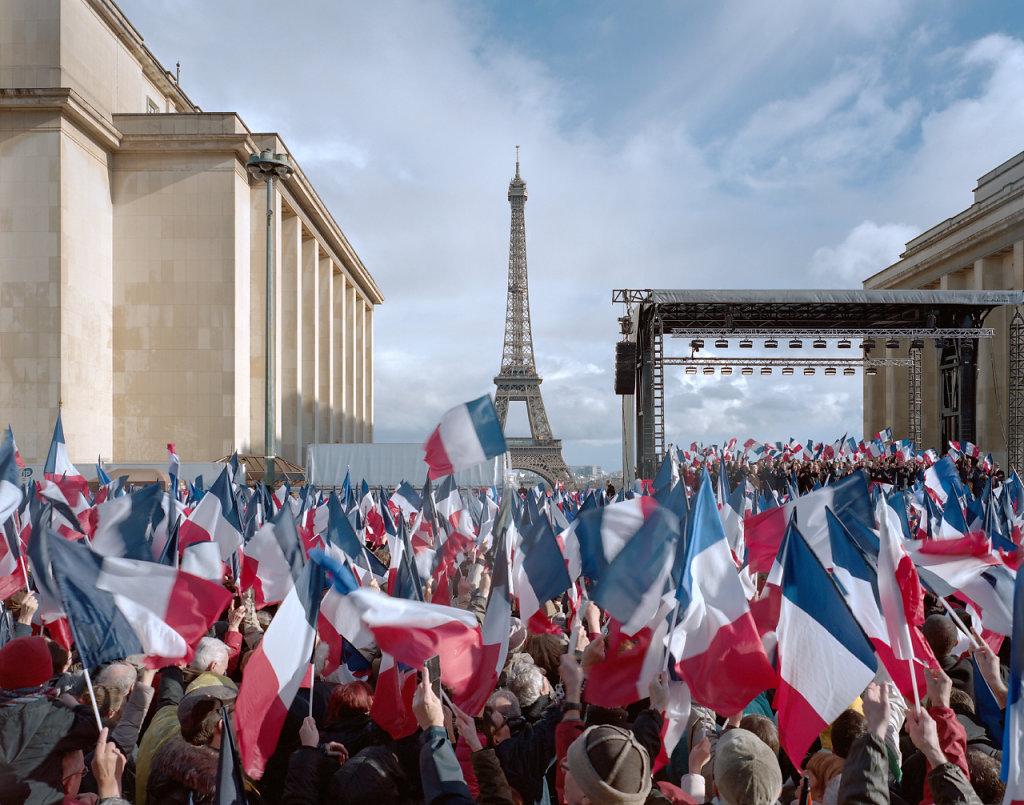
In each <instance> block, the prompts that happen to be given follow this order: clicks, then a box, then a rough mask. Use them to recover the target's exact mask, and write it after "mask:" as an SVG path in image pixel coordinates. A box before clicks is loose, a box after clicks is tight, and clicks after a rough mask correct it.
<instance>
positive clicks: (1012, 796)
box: [999, 573, 1024, 805]
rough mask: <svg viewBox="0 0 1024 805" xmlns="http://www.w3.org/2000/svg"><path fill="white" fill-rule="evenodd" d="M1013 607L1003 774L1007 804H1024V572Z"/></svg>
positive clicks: (1000, 776)
mask: <svg viewBox="0 0 1024 805" xmlns="http://www.w3.org/2000/svg"><path fill="white" fill-rule="evenodd" d="M1013 611H1014V612H1015V613H1016V614H1015V615H1014V618H1013V637H1012V642H1011V644H1010V679H1009V683H1008V685H1007V687H1008V693H1007V696H1006V726H1005V728H1004V729H1005V731H1004V733H1003V764H1002V768H1001V769H1000V774H999V778H1000V779H1001V780H1002V781H1003V782H1005V783H1006V794H1005V795H1004V796H1003V805H1024V573H1017V581H1016V582H1015V584H1014V592H1013Z"/></svg>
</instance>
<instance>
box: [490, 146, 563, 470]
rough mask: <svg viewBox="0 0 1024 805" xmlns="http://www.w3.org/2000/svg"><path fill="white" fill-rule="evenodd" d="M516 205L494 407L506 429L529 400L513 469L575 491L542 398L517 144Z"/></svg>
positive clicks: (512, 198) (513, 446)
mask: <svg viewBox="0 0 1024 805" xmlns="http://www.w3.org/2000/svg"><path fill="white" fill-rule="evenodd" d="M508 203H509V205H510V206H511V207H512V233H511V235H510V237H509V244H508V303H507V305H506V308H505V346H504V349H502V353H501V371H500V372H499V373H498V376H497V377H495V378H494V384H495V385H496V386H497V391H496V392H495V395H494V407H495V408H496V409H497V412H498V421H499V422H500V423H501V428H502V430H504V429H505V418H506V417H507V416H508V404H509V403H510V402H525V403H526V412H527V415H528V416H529V418H530V438H529V439H515V438H512V439H506V442H507V443H508V450H509V456H510V458H511V464H512V468H513V469H517V470H529V471H531V472H535V473H537V475H539V476H540V477H541V478H543V479H544V480H545V481H547V482H548V483H549V484H550V485H551V486H552V488H554V485H555V484H556V483H558V482H561V483H562V484H564V485H565V487H566V488H567V489H575V487H576V484H575V481H574V480H573V477H572V474H571V473H570V472H569V468H568V467H567V466H566V464H565V460H564V459H563V458H562V441H561V440H560V439H555V438H554V437H553V436H552V435H551V425H550V424H548V415H547V413H546V412H545V410H544V400H543V399H541V396H540V384H541V377H540V375H538V374H537V367H536V365H535V364H534V362H533V335H532V334H531V332H530V288H529V285H528V283H527V277H526V219H525V217H524V214H523V208H524V207H525V206H526V182H524V181H523V180H522V179H521V178H520V176H519V146H518V145H517V146H516V175H515V177H514V178H513V179H512V181H511V182H509V185H508Z"/></svg>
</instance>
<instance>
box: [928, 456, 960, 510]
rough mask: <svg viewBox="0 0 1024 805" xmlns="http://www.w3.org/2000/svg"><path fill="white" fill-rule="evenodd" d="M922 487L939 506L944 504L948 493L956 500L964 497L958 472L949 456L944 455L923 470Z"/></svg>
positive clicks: (948, 495)
mask: <svg viewBox="0 0 1024 805" xmlns="http://www.w3.org/2000/svg"><path fill="white" fill-rule="evenodd" d="M924 488H925V489H926V490H927V492H928V495H929V496H930V497H931V499H932V500H933V501H935V502H936V503H938V504H939V505H940V506H945V505H946V500H947V499H948V498H949V497H950V495H952V496H953V498H954V500H956V501H957V502H959V501H960V500H963V497H964V487H963V483H962V482H961V481H960V472H959V471H958V470H957V468H956V464H954V463H953V460H952V459H951V458H950V457H949V456H944V457H943V458H942V459H941V460H940V461H936V462H935V463H934V464H932V466H930V467H929V468H928V469H926V470H925V471H924Z"/></svg>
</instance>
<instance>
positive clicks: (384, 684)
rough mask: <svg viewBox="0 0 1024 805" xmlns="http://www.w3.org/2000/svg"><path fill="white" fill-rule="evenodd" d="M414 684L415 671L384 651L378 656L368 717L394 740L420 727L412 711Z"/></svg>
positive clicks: (410, 733) (415, 680)
mask: <svg viewBox="0 0 1024 805" xmlns="http://www.w3.org/2000/svg"><path fill="white" fill-rule="evenodd" d="M416 682H417V679H416V669H415V668H410V667H409V666H408V665H404V664H403V663H400V662H398V661H397V660H396V659H395V658H394V657H392V656H391V655H390V654H388V653H387V652H386V651H385V652H383V653H382V654H381V657H380V670H379V671H378V673H377V688H376V689H375V691H374V694H373V704H372V705H370V718H372V719H373V720H374V722H376V723H377V725H378V726H380V728H381V729H383V730H384V731H385V732H387V734H388V735H390V736H391V737H392V738H393V739H394V740H396V741H397V740H400V739H402V738H405V737H407V736H409V735H412V734H413V733H414V732H416V730H417V729H418V728H419V725H418V724H417V723H416V714H415V713H414V712H413V710H412V697H413V696H414V695H415V693H416Z"/></svg>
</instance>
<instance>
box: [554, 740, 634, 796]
mask: <svg viewBox="0 0 1024 805" xmlns="http://www.w3.org/2000/svg"><path fill="white" fill-rule="evenodd" d="M566 760H567V761H568V764H569V771H570V772H571V774H572V776H573V779H574V780H575V781H576V785H578V786H579V787H580V791H582V792H583V794H584V795H585V796H586V797H587V799H589V800H590V801H591V802H593V803H594V805H620V804H621V805H632V804H633V803H642V802H644V801H646V799H647V795H648V794H649V793H650V792H651V759H650V757H648V755H647V750H646V749H644V748H643V747H642V746H641V745H640V743H639V741H637V739H636V738H635V737H633V733H632V732H630V731H629V730H624V729H622V728H621V727H612V726H608V725H604V726H599V727H589V728H588V729H587V730H585V731H584V732H583V733H582V734H581V735H580V737H579V738H577V739H576V740H575V741H573V742H572V745H571V746H570V747H569V751H568V753H567V754H566Z"/></svg>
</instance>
